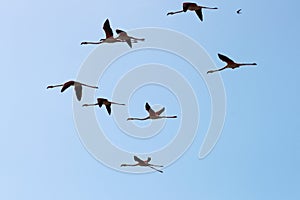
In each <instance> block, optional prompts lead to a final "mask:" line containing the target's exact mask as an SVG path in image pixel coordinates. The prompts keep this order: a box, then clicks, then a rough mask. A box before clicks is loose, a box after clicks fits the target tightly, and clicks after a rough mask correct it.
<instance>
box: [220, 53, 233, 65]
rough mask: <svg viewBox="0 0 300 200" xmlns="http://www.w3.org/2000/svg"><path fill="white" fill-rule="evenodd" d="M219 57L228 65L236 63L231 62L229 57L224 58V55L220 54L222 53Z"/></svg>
mask: <svg viewBox="0 0 300 200" xmlns="http://www.w3.org/2000/svg"><path fill="white" fill-rule="evenodd" d="M218 56H219V58H220V59H221V60H222V61H224V62H226V63H234V61H233V60H231V59H230V58H228V57H227V56H224V55H222V54H220V53H218Z"/></svg>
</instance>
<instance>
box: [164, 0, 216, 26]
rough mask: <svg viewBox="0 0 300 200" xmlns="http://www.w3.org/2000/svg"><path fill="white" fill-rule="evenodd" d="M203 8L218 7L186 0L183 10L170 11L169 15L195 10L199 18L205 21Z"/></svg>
mask: <svg viewBox="0 0 300 200" xmlns="http://www.w3.org/2000/svg"><path fill="white" fill-rule="evenodd" d="M202 9H218V8H210V7H205V6H199V5H197V4H196V3H191V2H185V3H183V4H182V10H179V11H175V12H168V13H167V15H174V14H177V13H182V12H186V11H188V10H190V11H195V12H196V14H197V16H198V17H199V19H200V20H201V21H203V14H202Z"/></svg>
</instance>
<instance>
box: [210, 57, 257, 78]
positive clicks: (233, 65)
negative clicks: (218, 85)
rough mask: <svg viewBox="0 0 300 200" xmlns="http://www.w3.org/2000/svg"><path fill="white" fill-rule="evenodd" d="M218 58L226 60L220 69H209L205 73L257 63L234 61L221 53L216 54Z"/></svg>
mask: <svg viewBox="0 0 300 200" xmlns="http://www.w3.org/2000/svg"><path fill="white" fill-rule="evenodd" d="M218 56H219V58H220V59H221V60H222V61H223V62H226V63H227V65H226V66H225V67H223V68H220V69H216V70H209V71H208V72H207V73H208V74H209V73H213V72H217V71H222V70H224V69H226V68H231V69H235V68H238V67H240V66H244V65H257V64H256V63H236V62H234V61H233V60H231V59H230V58H228V57H227V56H224V55H222V54H218Z"/></svg>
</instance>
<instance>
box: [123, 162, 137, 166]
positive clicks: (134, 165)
mask: <svg viewBox="0 0 300 200" xmlns="http://www.w3.org/2000/svg"><path fill="white" fill-rule="evenodd" d="M122 166H124V167H134V166H138V163H137V164H123V165H122Z"/></svg>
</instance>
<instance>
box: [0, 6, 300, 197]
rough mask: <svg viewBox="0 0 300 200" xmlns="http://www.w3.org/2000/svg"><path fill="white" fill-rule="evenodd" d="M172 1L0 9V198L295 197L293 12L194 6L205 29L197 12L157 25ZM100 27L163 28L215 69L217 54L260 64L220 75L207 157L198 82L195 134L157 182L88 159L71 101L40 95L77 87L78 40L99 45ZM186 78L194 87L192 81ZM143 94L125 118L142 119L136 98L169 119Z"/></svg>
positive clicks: (84, 50)
mask: <svg viewBox="0 0 300 200" xmlns="http://www.w3.org/2000/svg"><path fill="white" fill-rule="evenodd" d="M181 3H182V1H177V0H176V1H173V2H171V3H170V2H169V1H158V0H153V1H147V2H143V3H141V2H140V1H136V0H133V1H126V2H119V1H110V2H109V4H110V5H108V2H107V1H93V0H91V1H78V0H76V1H64V2H61V1H56V0H53V1H42V2H41V1H35V0H29V1H26V2H24V1H19V0H13V1H9V2H8V1H7V2H2V5H1V8H2V9H1V13H0V16H1V17H0V21H1V25H2V28H1V33H0V34H1V37H0V38H1V45H2V48H1V60H2V74H3V77H2V78H1V87H2V88H1V89H2V92H3V95H2V98H1V105H2V117H1V140H0V152H1V153H0V155H1V159H2V162H1V167H0V169H1V170H0V176H1V181H0V187H1V192H0V197H1V199H9V200H10V199H13V200H14V199H16V200H17V199H18V200H19V199H22V200H23V199H25V200H26V199H28V200H29V199H30V200H32V199H46V200H47V199H73V200H77V199H120V198H125V199H127V198H131V199H138V198H140V196H141V195H142V196H143V198H144V199H146V200H147V199H153V198H156V199H183V198H189V199H196V198H197V199H206V200H219V199H222V200H235V199H249V200H250V199H273V200H277V199H291V200H292V199H299V198H300V192H299V186H300V182H299V180H300V174H299V168H300V156H299V155H300V148H299V145H300V136H299V131H298V124H299V116H298V115H299V113H300V108H299V101H300V98H299V94H298V91H299V88H298V85H299V78H298V74H299V72H300V69H299V67H298V57H299V48H298V45H299V39H298V37H299V28H300V27H299V23H298V19H299V17H300V16H299V15H300V14H299V12H298V10H297V8H298V7H299V5H300V3H298V2H297V1H290V0H289V1H285V2H279V1H276V2H274V1H258V0H254V1H251V2H250V1H247V2H245V1H236V2H223V1H222V2H221V1H207V0H206V1H201V2H200V3H199V4H200V5H206V6H212V7H215V6H216V7H218V8H219V9H218V10H212V11H210V10H205V11H204V22H200V21H199V20H198V19H197V16H196V15H195V14H194V13H185V14H178V15H174V16H166V13H167V12H169V11H173V10H178V9H181ZM283 3H284V5H283ZM238 8H242V9H243V10H242V12H243V13H242V15H237V14H236V13H235V11H236V10H237V9H238ZM106 18H109V19H110V21H111V25H112V27H113V28H114V29H115V28H121V29H124V30H132V29H136V28H143V27H160V28H167V29H171V30H175V31H178V32H180V33H182V34H185V35H187V36H188V37H191V38H193V39H194V40H195V41H196V42H197V43H199V44H200V45H201V46H202V47H203V48H204V49H205V50H206V51H207V53H208V54H209V55H210V57H211V58H212V59H213V61H214V63H215V65H216V67H222V66H223V65H224V63H222V62H221V61H220V60H219V59H218V57H217V53H224V54H225V55H228V56H229V57H231V58H232V59H234V60H236V61H241V62H243V61H245V62H257V63H258V66H257V67H256V68H251V67H249V68H246V67H245V68H241V69H238V70H234V71H232V70H227V71H223V72H221V76H222V79H223V82H224V86H225V89H226V97H227V107H226V109H227V114H226V121H225V124H224V129H223V131H222V135H221V138H220V140H219V141H218V143H217V145H216V146H215V148H214V150H213V151H212V152H211V153H210V154H209V156H208V157H206V158H205V159H203V160H199V159H198V153H199V147H200V145H201V144H202V141H203V138H204V134H205V130H206V129H207V126H208V125H207V124H208V123H209V108H207V106H210V105H209V95H208V94H207V91H206V90H205V87H204V84H203V82H200V84H199V86H197V85H196V86H195V84H193V86H194V87H195V90H196V91H202V88H204V89H203V93H204V94H203V95H201V94H202V93H201V94H199V93H197V95H198V96H199V98H203V101H201V103H199V106H200V108H201V111H203V112H201V113H203V117H202V115H201V120H203V124H204V125H203V126H201V127H200V128H199V131H198V133H197V136H196V138H195V140H194V142H193V144H192V145H191V147H190V148H189V149H188V150H187V151H186V152H185V154H184V155H183V156H182V157H181V158H180V159H178V160H177V161H176V162H175V163H173V164H172V165H170V166H168V167H166V168H165V169H164V174H160V173H147V174H139V175H136V174H128V173H121V172H118V171H115V170H112V169H110V168H108V167H106V166H104V165H102V164H101V163H100V162H98V161H97V160H95V159H94V157H93V156H92V155H91V154H89V153H88V152H87V151H86V149H85V148H84V146H83V144H82V143H81V141H80V138H79V136H78V133H77V131H76V127H75V124H74V118H73V107H72V94H73V91H66V92H65V93H62V94H60V92H59V90H53V91H48V90H46V87H47V85H49V84H55V83H61V82H64V81H66V80H70V79H74V78H76V76H77V74H78V72H79V69H80V66H81V64H82V63H83V62H84V61H85V60H86V59H87V58H88V55H89V54H90V53H91V52H92V51H93V50H95V48H96V47H94V46H80V42H81V41H83V40H98V39H99V38H101V37H102V36H103V31H102V23H103V22H104V21H105V19H106ZM146 40H147V38H146ZM115 47H116V48H119V47H120V45H119V44H117V45H115ZM103 48H105V46H104V45H103ZM120 48H121V47H120ZM137 54H139V52H138V53H137ZM144 54H145V55H148V56H145V57H143V56H140V57H139V59H138V60H137V59H135V58H134V54H132V55H131V54H130V55H128V56H129V57H128V58H127V61H126V62H127V63H131V61H132V63H138V64H142V63H149V62H157V63H158V62H162V63H163V64H170V65H172V64H174V65H175V64H176V61H174V60H171V59H170V60H168V58H169V57H168V56H166V55H162V57H156V56H153V55H157V56H158V53H157V52H153V54H151V53H149V52H144ZM150 54H151V55H152V57H151V55H150ZM163 56H165V57H163ZM131 59H132V60H131ZM121 61H122V60H121ZM116 65H118V63H116ZM190 74H191V77H188V78H190V79H191V80H190V81H191V82H192V83H193V81H196V78H197V77H193V75H192V72H191V73H190ZM197 80H198V79H197ZM144 89H145V90H147V88H144ZM156 89H157V88H156ZM156 89H155V88H152V90H156ZM152 90H151V91H152ZM104 91H105V92H104V94H103V95H105V96H106V97H108V98H110V95H111V94H110V93H109V91H108V90H104ZM141 92H143V91H140V93H137V94H136V97H135V98H136V99H140V100H143V101H141V102H138V103H139V104H140V108H141V109H140V111H137V110H135V109H132V108H131V107H130V108H129V110H130V112H132V114H138V115H142V116H143V115H144V114H146V113H145V111H144V110H143V104H144V100H149V101H150V102H153V104H159V103H161V104H163V105H166V104H167V105H166V107H167V106H168V107H167V112H168V114H169V113H170V114H172V111H174V112H175V113H177V111H178V110H177V108H176V105H173V104H171V103H170V102H169V101H168V99H166V98H162V99H161V100H157V99H156V98H157V95H155V94H154V93H151V94H149V96H147V99H145V98H144V99H143V95H142V94H141ZM98 94H99V95H102V94H101V93H100V92H99V93H97V95H98ZM170 95H172V94H170ZM202 96H203V97H202ZM173 101H175V100H172V101H171V102H173ZM125 103H127V102H125ZM137 109H138V108H137ZM95 111H96V113H97V117H98V120H99V119H101V118H104V117H105V120H106V121H109V118H108V116H107V115H106V113H105V111H102V110H98V109H96V110H95ZM135 112H136V113H135ZM207 113H208V115H206V114H207ZM168 123H169V122H168ZM172 123H174V122H170V123H169V124H168V125H169V126H170V124H172ZM201 123H202V121H201ZM175 125H176V124H175ZM176 126H177V125H176ZM105 128H108V129H109V127H105ZM168 130H172V127H171V128H170V129H168ZM109 137H111V139H112V140H113V142H114V143H116V144H119V145H120V146H122V147H123V148H128V150H131V151H138V149H137V148H136V147H135V146H131V145H130V144H124V143H122V141H120V140H118V137H117V135H112V136H109ZM169 137H171V136H170V135H168V136H167V137H166V138H163V142H162V141H159V140H155V141H154V144H153V146H151V142H149V143H147V145H149V146H147V147H145V149H143V151H146V150H147V148H149V149H150V150H152V149H153V148H156V146H160V145H162V144H163V143H165V140H166V139H168V138H169ZM154 139H155V138H154ZM156 139H159V138H156ZM144 142H145V141H144ZM108 153H109V152H108ZM112 156H113V155H112Z"/></svg>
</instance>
